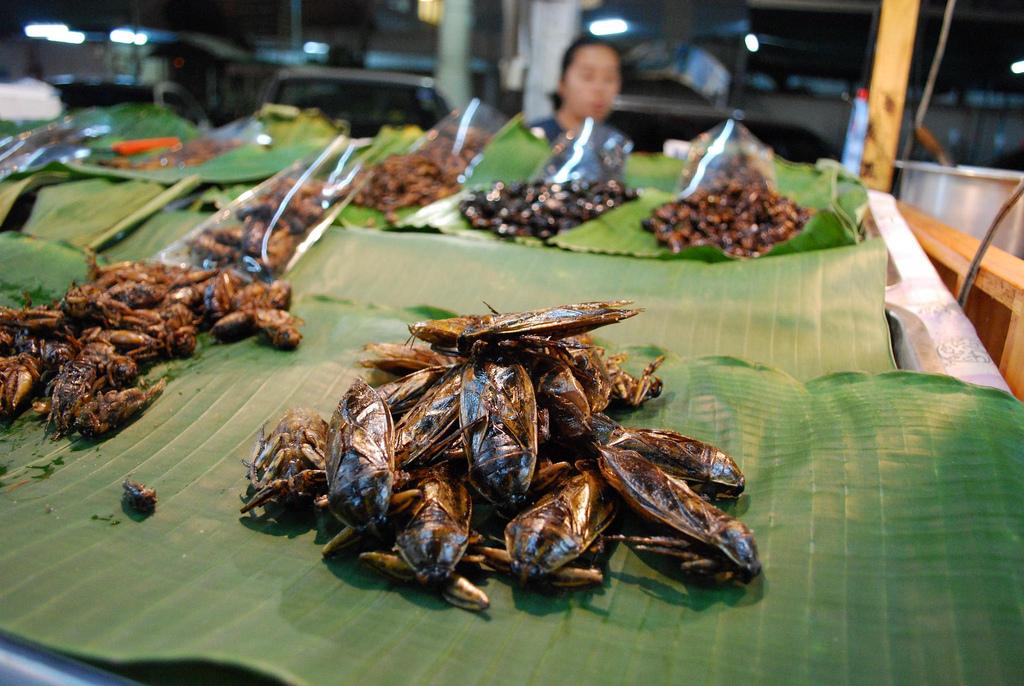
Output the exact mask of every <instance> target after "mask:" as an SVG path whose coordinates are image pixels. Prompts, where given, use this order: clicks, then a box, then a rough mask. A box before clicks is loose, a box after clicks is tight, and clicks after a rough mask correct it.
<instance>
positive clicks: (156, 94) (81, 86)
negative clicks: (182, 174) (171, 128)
mask: <svg viewBox="0 0 1024 686" xmlns="http://www.w3.org/2000/svg"><path fill="white" fill-rule="evenodd" d="M47 82H48V83H49V84H50V85H51V86H53V87H54V88H56V89H57V90H58V91H60V99H61V101H62V102H63V103H64V107H65V109H68V110H77V109H83V108H86V107H109V106H111V105H119V104H121V103H125V102H145V103H154V104H156V105H163V106H164V107H166V108H167V109H169V110H171V111H172V112H174V113H176V114H177V115H179V116H181V117H184V118H185V119H188V120H189V121H191V122H193V123H195V124H197V125H199V126H208V125H209V124H210V120H209V119H208V118H207V116H206V112H205V111H204V110H203V108H202V106H200V104H199V102H198V101H197V100H196V99H195V98H194V97H192V95H191V93H189V92H188V91H187V90H185V89H184V88H183V87H182V86H180V85H178V84H176V83H174V82H173V81H161V82H160V83H157V84H152V85H150V84H142V83H138V82H136V81H135V80H134V79H128V78H123V79H113V80H108V79H91V78H83V77H78V76H55V77H53V78H50V79H47Z"/></svg>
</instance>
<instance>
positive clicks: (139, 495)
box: [121, 479, 156, 515]
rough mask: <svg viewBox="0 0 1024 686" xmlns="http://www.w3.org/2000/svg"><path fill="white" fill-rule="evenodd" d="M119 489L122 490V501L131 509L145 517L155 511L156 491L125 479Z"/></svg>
mask: <svg viewBox="0 0 1024 686" xmlns="http://www.w3.org/2000/svg"><path fill="white" fill-rule="evenodd" d="M121 487H122V488H123V489H124V494H123V495H122V500H124V503H125V505H127V506H128V507H130V508H131V509H133V510H135V511H136V512H141V513H142V514H146V515H148V514H153V512H154V511H155V510H156V491H154V490H153V489H152V488H149V487H148V486H146V485H145V484H143V483H139V482H138V481H132V480H130V479H125V480H124V483H123V484H121Z"/></svg>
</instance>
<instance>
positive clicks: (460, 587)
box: [359, 463, 490, 612]
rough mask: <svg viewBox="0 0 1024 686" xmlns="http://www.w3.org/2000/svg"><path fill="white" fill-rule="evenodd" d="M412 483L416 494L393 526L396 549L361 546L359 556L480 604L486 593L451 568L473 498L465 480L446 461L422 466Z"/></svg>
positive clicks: (454, 598) (460, 601)
mask: <svg viewBox="0 0 1024 686" xmlns="http://www.w3.org/2000/svg"><path fill="white" fill-rule="evenodd" d="M415 486H416V489H417V492H418V493H419V497H418V498H417V500H416V502H415V504H414V505H413V508H412V515H411V518H410V519H409V523H408V524H406V525H405V526H404V527H403V528H402V529H401V530H400V531H399V532H398V536H397V538H396V541H395V550H396V551H397V553H398V554H397V555H394V554H391V553H385V552H366V553H363V554H361V555H360V556H359V559H360V560H361V561H363V562H364V563H366V564H368V565H369V566H371V567H373V568H374V569H376V570H377V571H378V572H380V573H382V574H384V575H385V576H388V577H390V578H392V579H396V580H398V581H415V582H417V583H419V584H421V585H424V586H435V587H438V588H439V589H440V590H441V593H442V595H443V596H444V599H445V600H447V601H448V602H449V603H451V604H452V605H455V606H457V607H461V608H463V609H466V610H472V611H476V612H479V611H481V610H486V609H487V608H488V606H489V605H490V601H489V600H488V598H487V595H486V594H485V593H484V592H483V591H481V590H480V589H479V588H477V587H476V586H474V585H473V584H472V583H471V582H470V581H469V580H468V579H466V578H465V577H463V576H461V575H459V574H458V573H457V572H456V571H455V570H456V567H457V566H458V565H459V563H460V562H461V561H462V559H463V556H464V555H465V554H466V548H467V546H468V545H469V542H470V538H471V534H470V530H469V523H470V519H471V515H472V511H473V501H472V499H471V498H470V496H469V490H468V489H467V488H466V484H465V482H464V481H463V480H462V479H461V478H459V477H457V476H456V475H455V469H454V468H453V467H452V465H451V463H446V464H444V465H440V466H438V467H434V468H433V469H431V470H428V471H427V472H426V473H425V474H424V475H423V476H422V477H420V478H419V479H417V480H416V482H415Z"/></svg>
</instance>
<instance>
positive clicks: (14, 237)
mask: <svg viewBox="0 0 1024 686" xmlns="http://www.w3.org/2000/svg"><path fill="white" fill-rule="evenodd" d="M88 273H89V269H88V267H87V265H86V261H85V254H84V253H83V252H82V251H81V250H79V249H78V248H76V247H74V246H72V245H68V244H66V243H57V242H54V241H46V240H42V239H39V238H33V237H31V236H26V235H24V234H21V233H18V232H16V231H4V232H0V306H3V307H21V306H22V305H24V304H25V297H26V296H27V297H28V299H29V300H31V301H32V302H33V303H34V304H36V305H43V304H46V303H49V302H50V301H52V300H58V299H60V298H61V297H62V296H63V295H64V292H65V291H66V290H67V289H68V286H70V285H71V284H72V283H73V282H78V283H82V282H83V281H85V279H86V277H87V276H88Z"/></svg>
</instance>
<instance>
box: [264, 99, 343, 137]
mask: <svg viewBox="0 0 1024 686" xmlns="http://www.w3.org/2000/svg"><path fill="white" fill-rule="evenodd" d="M256 118H257V119H259V121H260V123H261V124H263V129H264V132H265V133H267V134H268V135H269V136H270V137H271V139H272V140H273V141H274V142H273V144H272V145H274V146H291V145H296V144H298V143H303V142H305V141H311V140H314V141H318V142H319V145H320V147H323V146H325V145H327V144H328V143H329V142H330V141H331V139H332V138H334V137H335V136H337V135H338V134H340V133H342V132H344V131H347V130H348V126H347V125H345V124H344V123H343V122H337V121H334V120H332V119H330V118H329V117H327V116H326V115H325V114H324V113H323V112H321V111H320V110H318V109H315V108H307V109H299V108H297V107H292V106H291V105H274V104H268V105H264V106H263V107H262V108H260V111H259V112H257V113H256Z"/></svg>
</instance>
